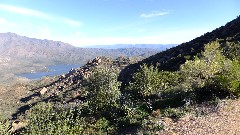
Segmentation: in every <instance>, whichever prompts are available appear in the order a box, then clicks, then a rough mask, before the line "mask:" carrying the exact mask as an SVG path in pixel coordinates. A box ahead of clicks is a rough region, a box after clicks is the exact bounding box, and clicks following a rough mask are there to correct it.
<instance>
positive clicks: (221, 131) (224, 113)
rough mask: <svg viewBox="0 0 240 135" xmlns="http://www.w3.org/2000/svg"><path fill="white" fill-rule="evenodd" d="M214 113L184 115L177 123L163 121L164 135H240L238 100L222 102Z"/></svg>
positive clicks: (167, 120) (239, 105) (239, 102)
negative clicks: (197, 115) (164, 124)
mask: <svg viewBox="0 0 240 135" xmlns="http://www.w3.org/2000/svg"><path fill="white" fill-rule="evenodd" d="M213 110H214V111H212V112H210V113H209V114H207V115H201V116H199V117H196V116H194V115H191V114H189V115H186V116H185V117H183V118H181V119H179V120H178V121H173V120H171V119H168V118H167V119H165V123H166V129H165V131H162V132H161V133H159V134H160V135H161V134H164V135H166V134H167V135H227V134H228V135H240V100H226V101H222V102H221V103H220V104H219V105H218V106H217V107H216V108H213Z"/></svg>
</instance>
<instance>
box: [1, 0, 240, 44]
mask: <svg viewBox="0 0 240 135" xmlns="http://www.w3.org/2000/svg"><path fill="white" fill-rule="evenodd" d="M239 15H240V0H0V33H5V32H12V33H16V34H19V35H22V36H27V37H31V38H38V39H49V40H56V41H62V42H65V43H70V44H72V45H74V46H80V47H81V46H89V45H112V44H180V43H183V42H187V41H190V40H192V39H194V38H196V37H198V36H201V35H203V34H204V33H207V32H210V31H212V30H214V29H216V28H218V27H220V26H223V25H225V24H226V23H227V22H229V21H231V20H233V19H235V18H236V17H237V16H239Z"/></svg>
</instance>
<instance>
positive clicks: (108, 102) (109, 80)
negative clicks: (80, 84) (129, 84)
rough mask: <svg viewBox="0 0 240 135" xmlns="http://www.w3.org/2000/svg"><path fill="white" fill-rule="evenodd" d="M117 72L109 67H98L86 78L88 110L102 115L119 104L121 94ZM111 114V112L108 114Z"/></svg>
mask: <svg viewBox="0 0 240 135" xmlns="http://www.w3.org/2000/svg"><path fill="white" fill-rule="evenodd" d="M117 77H118V72H117V71H115V70H114V69H110V68H98V69H96V70H95V71H93V73H92V75H91V76H90V77H89V78H88V80H86V81H87V82H86V84H85V87H86V90H87V91H88V99H87V102H88V103H89V109H90V111H91V112H92V113H93V114H95V115H99V116H102V115H103V114H105V113H107V114H109V113H111V112H112V111H114V110H111V109H114V108H117V107H118V106H119V100H120V96H121V92H120V85H121V83H120V82H119V81H117ZM109 115H111V114H109Z"/></svg>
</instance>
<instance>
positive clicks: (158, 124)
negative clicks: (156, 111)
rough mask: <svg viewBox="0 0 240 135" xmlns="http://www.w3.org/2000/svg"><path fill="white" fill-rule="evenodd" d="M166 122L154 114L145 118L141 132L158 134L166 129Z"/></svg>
mask: <svg viewBox="0 0 240 135" xmlns="http://www.w3.org/2000/svg"><path fill="white" fill-rule="evenodd" d="M164 126H165V125H164V122H163V121H162V120H161V119H159V118H155V117H152V116H149V117H148V118H146V119H144V120H143V122H142V125H141V131H140V132H141V134H147V135H149V134H150V135H152V134H158V132H159V131H161V130H164Z"/></svg>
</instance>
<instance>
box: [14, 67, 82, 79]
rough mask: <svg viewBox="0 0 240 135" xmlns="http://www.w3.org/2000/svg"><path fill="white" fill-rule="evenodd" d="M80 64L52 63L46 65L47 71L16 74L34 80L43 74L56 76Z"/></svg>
mask: <svg viewBox="0 0 240 135" xmlns="http://www.w3.org/2000/svg"><path fill="white" fill-rule="evenodd" d="M80 66H81V65H80V64H69V65H63V64H61V65H53V66H47V69H48V70H49V71H47V72H36V73H22V74H17V76H21V77H26V78H28V79H34V80H36V79H40V78H41V77H44V76H56V75H61V74H66V73H67V72H68V71H69V70H71V68H78V67H80Z"/></svg>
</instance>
